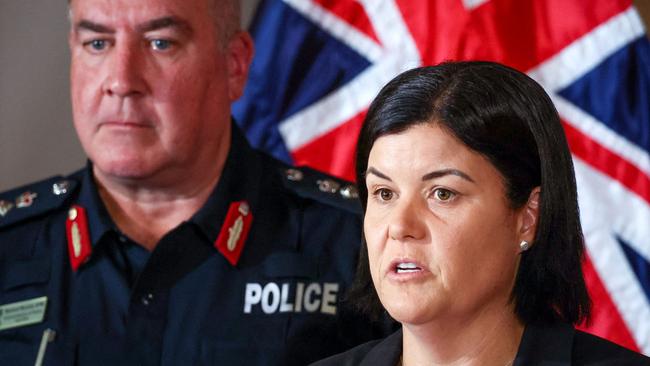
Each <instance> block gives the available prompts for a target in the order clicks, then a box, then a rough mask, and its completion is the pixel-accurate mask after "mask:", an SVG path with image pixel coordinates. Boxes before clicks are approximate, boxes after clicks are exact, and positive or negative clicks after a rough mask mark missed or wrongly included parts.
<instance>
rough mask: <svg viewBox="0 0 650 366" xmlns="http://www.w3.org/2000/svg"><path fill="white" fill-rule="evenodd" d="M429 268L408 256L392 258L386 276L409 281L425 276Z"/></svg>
mask: <svg viewBox="0 0 650 366" xmlns="http://www.w3.org/2000/svg"><path fill="white" fill-rule="evenodd" d="M428 273H429V270H428V269H427V268H426V267H425V266H424V265H423V264H422V263H420V262H418V261H416V260H413V259H410V258H400V259H396V260H393V261H392V262H391V264H390V266H389V268H388V271H387V276H388V277H389V278H390V279H392V280H396V281H409V280H414V279H417V278H421V277H423V276H426V275H427V274H428Z"/></svg>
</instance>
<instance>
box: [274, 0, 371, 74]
mask: <svg viewBox="0 0 650 366" xmlns="http://www.w3.org/2000/svg"><path fill="white" fill-rule="evenodd" d="M283 1H284V2H285V3H287V4H288V5H289V6H291V7H292V8H294V9H295V10H296V11H298V12H299V13H301V14H302V15H303V16H305V17H306V18H307V19H309V20H310V21H312V22H313V23H314V24H317V25H319V26H320V27H321V28H323V29H326V30H327V31H328V32H329V33H330V34H331V35H332V36H333V37H334V38H336V39H338V40H339V41H341V42H342V43H343V44H345V45H346V46H348V47H350V48H351V49H353V50H355V51H356V52H357V53H359V54H360V55H361V56H362V57H365V58H366V59H367V60H368V61H370V62H373V63H374V62H377V61H379V59H380V58H381V55H382V53H383V50H382V47H381V46H380V45H378V44H377V42H375V40H373V39H372V38H370V37H368V36H367V35H366V34H364V33H363V32H361V31H359V30H358V29H357V28H355V27H353V26H351V25H350V24H348V23H347V22H345V21H344V20H342V19H341V18H339V17H338V16H336V15H334V14H332V13H330V12H329V11H328V10H327V9H324V8H323V7H322V6H321V5H320V4H317V3H315V2H314V1H313V0H309V1H308V0H283Z"/></svg>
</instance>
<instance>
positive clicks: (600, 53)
mask: <svg viewBox="0 0 650 366" xmlns="http://www.w3.org/2000/svg"><path fill="white" fill-rule="evenodd" d="M644 35H645V30H644V28H643V22H642V21H641V18H640V17H639V14H638V13H637V12H636V9H635V8H634V7H632V6H630V8H629V9H627V10H626V11H624V12H622V13H620V14H618V15H616V16H614V17H612V18H611V19H610V20H608V21H607V22H605V23H602V24H601V25H599V26H598V27H596V28H594V29H593V30H592V31H591V32H589V33H587V34H586V35H584V36H583V37H581V38H579V39H577V40H576V41H575V42H573V43H571V44H570V45H568V46H567V47H565V48H564V49H563V50H562V51H560V52H559V53H557V54H556V55H554V56H553V57H551V58H549V59H548V60H546V61H544V62H542V63H541V64H540V65H538V66H537V67H535V68H533V69H532V70H529V71H528V75H530V77H532V78H533V79H535V80H536V81H537V82H539V83H540V84H542V86H544V88H545V89H546V90H547V91H548V92H549V93H554V92H557V91H559V90H562V89H563V88H565V87H566V86H568V85H570V84H572V83H573V82H575V81H576V80H578V79H579V78H581V77H582V76H583V75H585V74H586V73H587V72H589V71H590V70H592V69H593V68H594V67H596V65H598V64H599V63H601V62H602V61H603V60H605V59H606V58H607V57H609V56H610V55H611V54H613V53H614V52H616V51H618V50H619V49H621V47H623V46H625V45H626V44H628V43H630V42H631V41H633V40H635V39H637V38H639V37H643V36H644Z"/></svg>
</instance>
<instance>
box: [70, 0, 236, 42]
mask: <svg viewBox="0 0 650 366" xmlns="http://www.w3.org/2000/svg"><path fill="white" fill-rule="evenodd" d="M208 1H210V2H211V3H212V4H211V6H210V8H211V9H212V15H213V17H214V25H215V29H216V32H217V36H218V38H219V40H220V41H221V42H222V45H223V46H225V45H226V44H227V42H228V40H229V39H230V38H231V37H232V36H233V35H234V34H235V33H237V31H239V30H240V29H241V1H240V0H208ZM71 3H72V0H68V8H69V7H70V4H71ZM69 9H70V8H69ZM69 17H70V19H72V9H70V15H69Z"/></svg>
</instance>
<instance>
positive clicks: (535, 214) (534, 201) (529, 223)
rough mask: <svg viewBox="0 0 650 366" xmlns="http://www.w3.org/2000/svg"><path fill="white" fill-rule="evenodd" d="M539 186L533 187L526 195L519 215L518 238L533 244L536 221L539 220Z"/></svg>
mask: <svg viewBox="0 0 650 366" xmlns="http://www.w3.org/2000/svg"><path fill="white" fill-rule="evenodd" d="M540 192H541V190H540V187H535V188H533V190H532V191H531V192H530V195H529V196H528V201H527V202H526V204H525V205H524V207H523V208H522V209H521V212H520V214H519V215H520V216H519V240H520V241H522V240H525V241H527V242H528V243H530V244H531V245H532V244H534V243H533V241H534V240H535V233H536V232H537V223H538V222H539V202H540V201H539V199H540Z"/></svg>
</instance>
